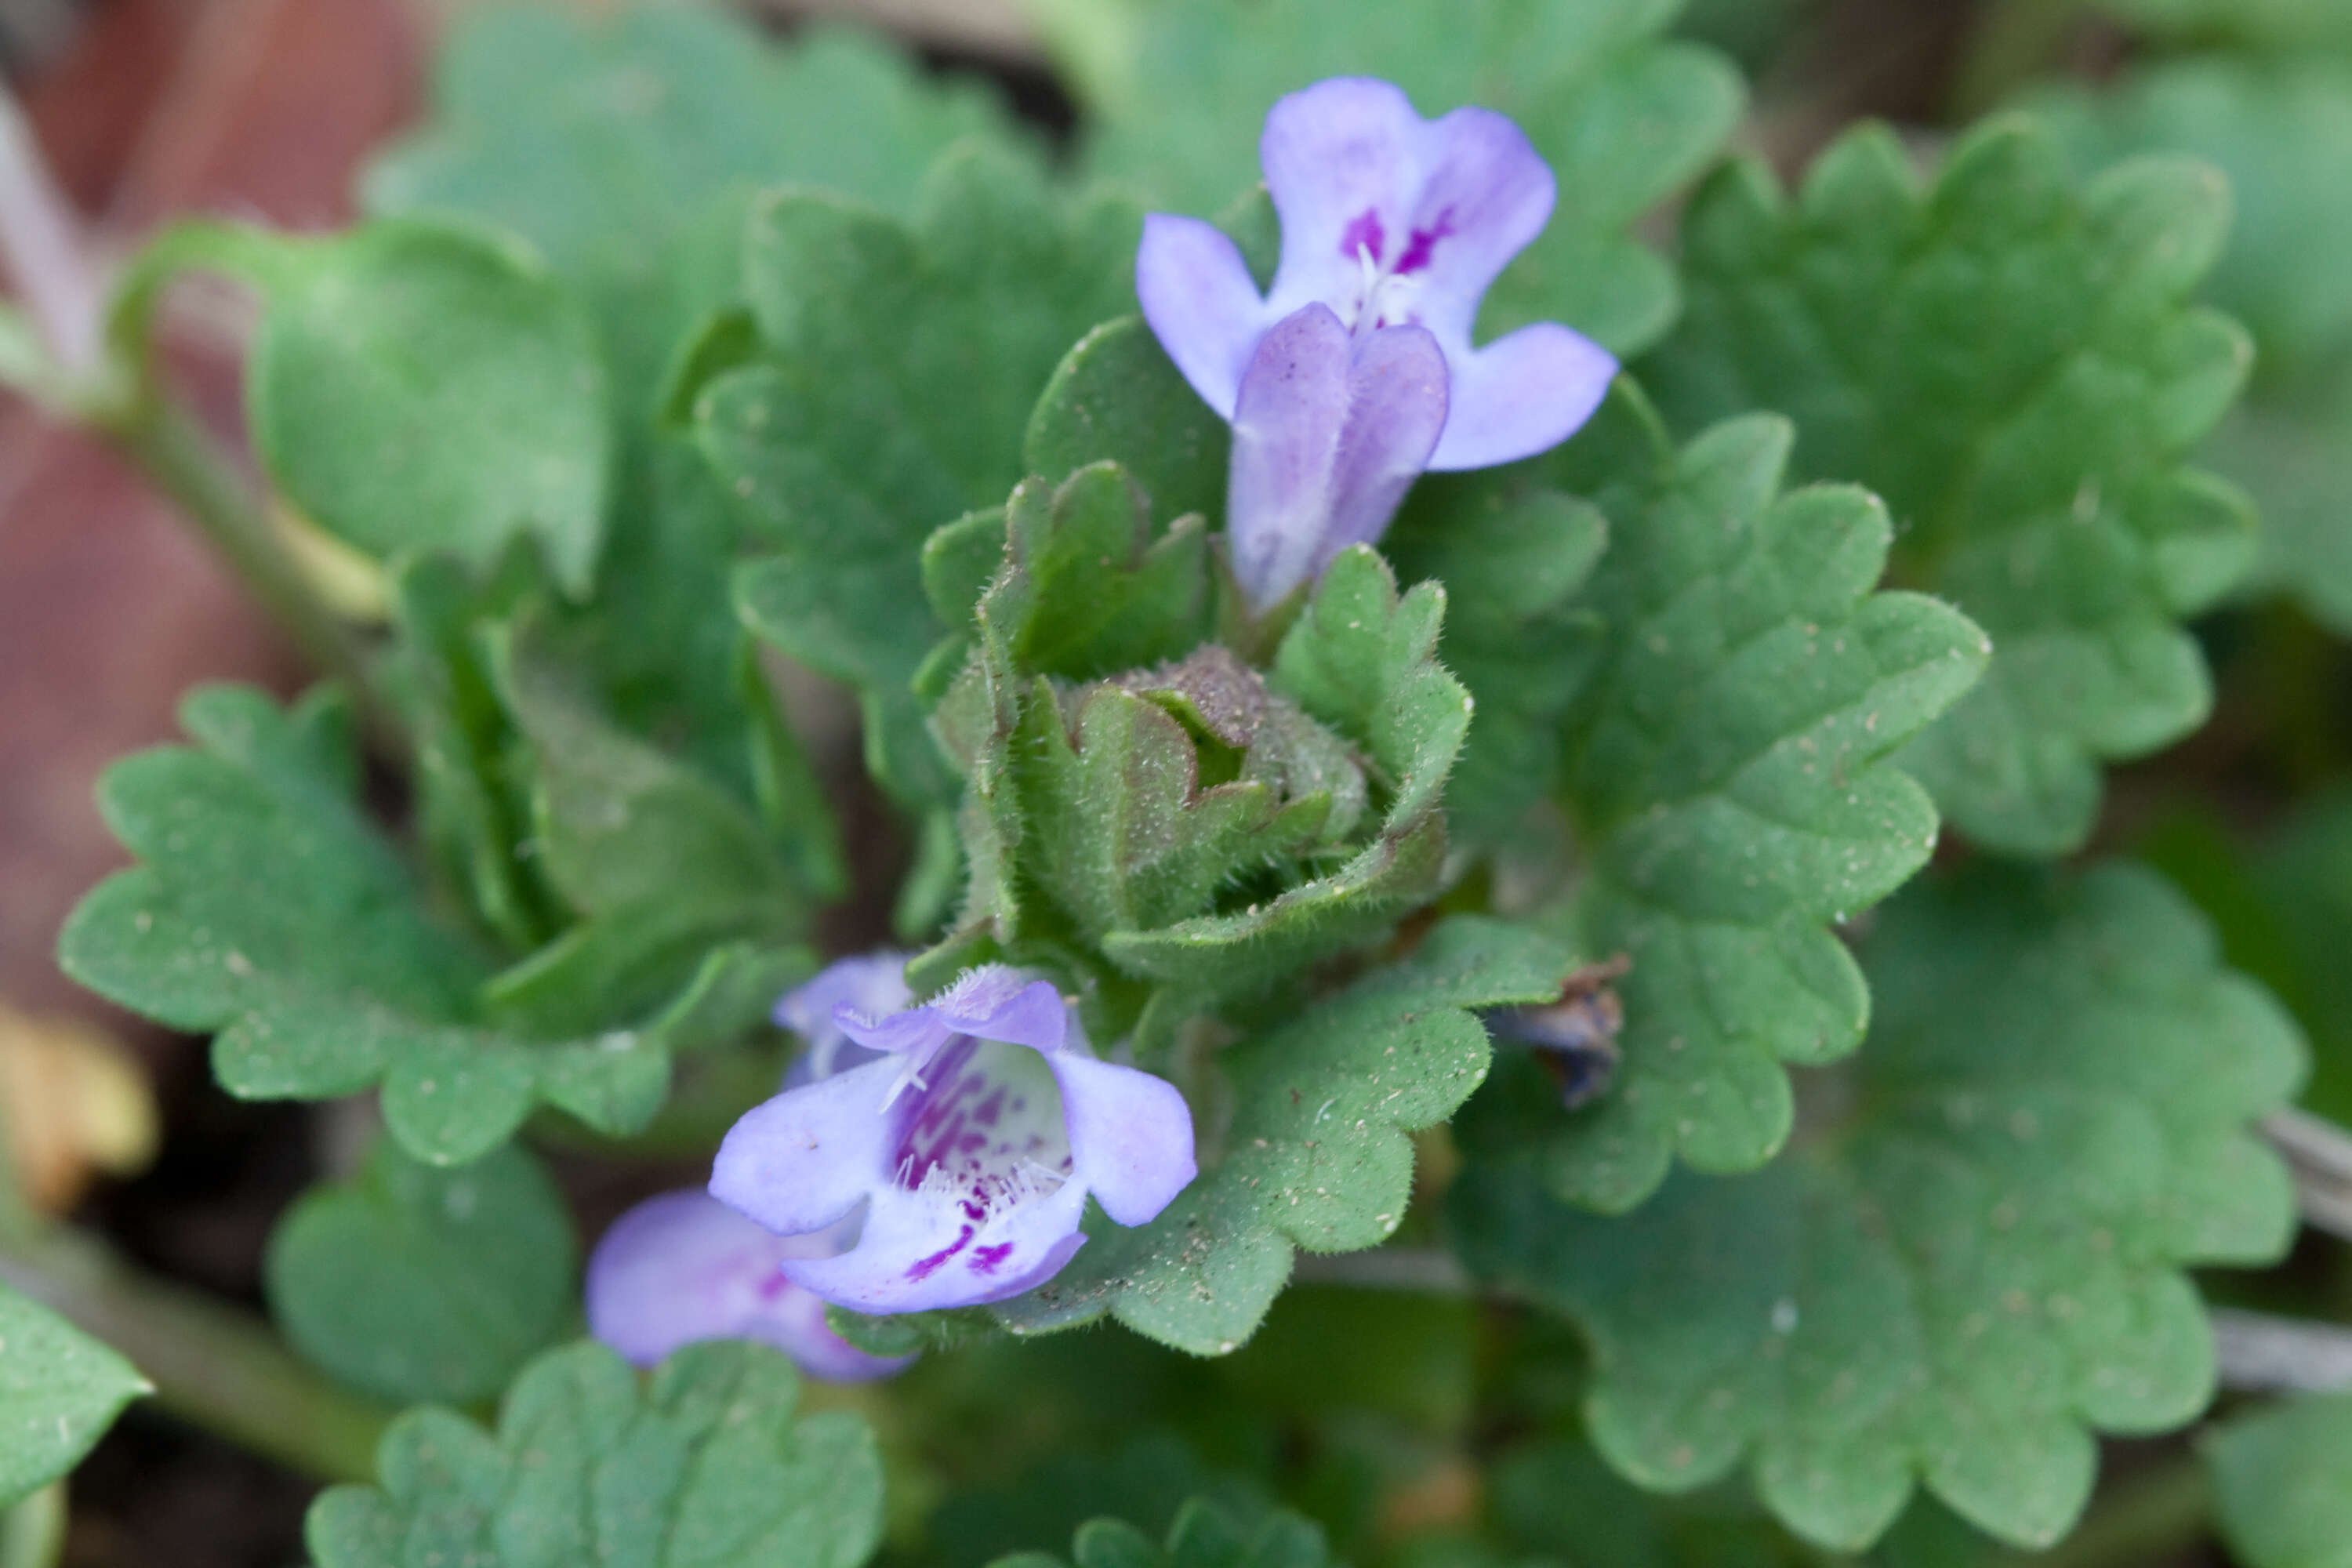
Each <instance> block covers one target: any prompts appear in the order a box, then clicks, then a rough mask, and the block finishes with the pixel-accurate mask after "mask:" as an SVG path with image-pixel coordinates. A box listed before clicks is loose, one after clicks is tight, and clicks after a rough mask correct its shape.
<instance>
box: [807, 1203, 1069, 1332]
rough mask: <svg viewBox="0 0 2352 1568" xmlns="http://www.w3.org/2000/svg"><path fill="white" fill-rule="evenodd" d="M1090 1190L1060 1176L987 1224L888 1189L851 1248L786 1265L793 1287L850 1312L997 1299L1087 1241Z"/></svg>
mask: <svg viewBox="0 0 2352 1568" xmlns="http://www.w3.org/2000/svg"><path fill="white" fill-rule="evenodd" d="M1086 1204H1087V1190H1086V1188H1085V1187H1084V1186H1082V1185H1080V1184H1077V1183H1076V1182H1070V1183H1066V1184H1064V1185H1063V1186H1062V1187H1061V1189H1060V1190H1059V1191H1057V1192H1055V1194H1052V1195H1051V1196H1050V1197H1045V1198H1042V1199H1039V1200H1036V1201H1034V1202H1031V1203H1027V1204H1023V1205H1019V1206H1017V1207H1015V1208H1014V1209H1013V1210H1011V1211H1010V1212H1009V1213H1007V1214H1006V1215H1004V1216H1003V1218H1001V1219H999V1220H998V1221H997V1222H996V1223H994V1224H992V1225H990V1226H985V1227H982V1226H972V1225H971V1224H970V1223H969V1222H968V1221H965V1220H963V1219H962V1218H961V1216H960V1215H958V1213H957V1211H956V1210H955V1208H954V1205H952V1204H947V1205H942V1204H941V1203H940V1202H939V1201H937V1200H934V1199H932V1198H930V1197H929V1196H927V1195H926V1194H922V1193H910V1192H905V1191H902V1190H899V1189H898V1188H887V1189H885V1190H883V1191H880V1192H877V1193H876V1194H874V1206H873V1207H872V1208H871V1209H870V1210H869V1211H867V1214H866V1228H865V1230H864V1231H863V1232H862V1233H861V1234H860V1235H859V1237H858V1238H857V1245H856V1247H852V1248H851V1249H850V1250H849V1251H847V1252H845V1253H843V1254H841V1255H840V1256H839V1257H837V1258H793V1259H790V1260H788V1261H786V1262H785V1263H784V1264H782V1270H783V1273H784V1274H785V1276H786V1277H787V1278H788V1279H791V1280H792V1281H793V1283H794V1284H797V1285H799V1286H801V1287H803V1289H808V1290H810V1291H813V1292H814V1293H815V1294H816V1295H818V1296H821V1297H823V1298H824V1300H828V1301H831V1302H834V1303H835V1305H837V1306H843V1307H847V1308H848V1309H849V1310H852V1311H855V1312H874V1313H887V1312H928V1311H934V1310H940V1309H942V1308H949V1307H976V1306H980V1305H982V1304H983V1303H985V1302H989V1301H1001V1300H1004V1299H1005V1298H1007V1297H1009V1296H1017V1295H1019V1294H1021V1292H1023V1291H1024V1290H1027V1289H1031V1288H1033V1287H1034V1285H1036V1284H1037V1283H1039V1282H1040V1281H1042V1280H1043V1279H1048V1278H1050V1277H1051V1276H1052V1274H1053V1272H1055V1271H1056V1270H1058V1269H1059V1268H1061V1266H1062V1265H1063V1264H1064V1263H1066V1262H1067V1261H1069V1258H1070V1256H1071V1255H1072V1254H1073V1253H1075V1252H1076V1250H1077V1246H1078V1244H1083V1242H1084V1241H1085V1239H1086V1238H1085V1237H1084V1236H1083V1235H1082V1234H1080V1232H1079V1230H1078V1221H1079V1220H1080V1219H1081V1218H1083V1217H1084V1216H1085V1214H1086Z"/></svg>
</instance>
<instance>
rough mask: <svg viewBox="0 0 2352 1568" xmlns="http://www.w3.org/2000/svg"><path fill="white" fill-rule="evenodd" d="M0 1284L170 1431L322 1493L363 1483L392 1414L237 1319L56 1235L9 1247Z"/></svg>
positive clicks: (86, 1241)
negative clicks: (150, 1407) (101, 1364)
mask: <svg viewBox="0 0 2352 1568" xmlns="http://www.w3.org/2000/svg"><path fill="white" fill-rule="evenodd" d="M0 1281H5V1282H6V1283H7V1284H9V1285H12V1286H14V1287H15V1288H16V1289H18V1290H21V1291H23V1292H24V1293H25V1294H26V1295H27V1296H29V1297H31V1298H32V1299H33V1300H37V1301H39V1302H41V1303H42V1304H44V1305H45V1306H47V1307H48V1308H50V1309H51V1310H54V1311H56V1312H58V1313H59V1314H60V1315H62V1316H63V1317H65V1318H67V1319H68V1320H69V1321H72V1322H73V1323H74V1324H76V1325H77V1326H78V1327H79V1328H80V1329H82V1330H83V1331H85V1332H87V1333H89V1334H92V1335H94V1336H96V1337H97V1338H99V1339H101V1340H104V1341H105V1342H107V1343H108V1344H110V1345H112V1346H113V1347H114V1348H115V1349H116V1350H118V1351H120V1352H122V1353H123V1354H124V1355H125V1356H127V1357H129V1358H130V1360H131V1363H132V1364H133V1365H135V1366H136V1367H138V1368H139V1370H140V1371H141V1372H142V1373H144V1374H145V1375H146V1377H147V1379H148V1381H150V1382H151V1383H152V1384H154V1385H155V1402H156V1403H157V1404H158V1405H161V1406H162V1407H163V1409H165V1410H167V1411H169V1412H171V1413H172V1414H173V1415H177V1416H179V1417H180V1418H181V1419H183V1420H184V1421H187V1422H189V1423H191V1424H193V1425H194V1426H202V1427H204V1428H205V1429H206V1430H207V1431H211V1432H215V1433H217V1434H219V1435H220V1436H224V1437H226V1438H228V1439H229V1440H230V1441H231V1442H234V1443H236V1444H238V1445H240V1446H241V1447H247V1448H250V1449H252V1450H253V1451H254V1452H255V1453H257V1454H260V1455H263V1456H265V1457H267V1458H271V1459H274V1460H276V1461H277V1462H278V1463H279V1464H281V1465H284V1466H286V1467H287V1468H289V1469H292V1470H296V1471H299V1472H300V1473H302V1474H304V1475H309V1476H313V1477H316V1478H317V1479H320V1480H322V1481H352V1480H366V1479H371V1478H373V1476H374V1474H375V1445H376V1439H377V1437H378V1436H381V1435H382V1433H383V1427H384V1424H385V1423H386V1422H387V1421H389V1420H390V1419H391V1418H392V1415H393V1412H392V1411H391V1410H389V1409H387V1408H385V1407H383V1406H382V1405H377V1404H376V1403H375V1402H373V1400H369V1399H364V1398H362V1397H361V1396H360V1395H358V1394H352V1393H350V1392H348V1391H347V1390H345V1389H342V1388H341V1387H338V1386H337V1385H336V1384H332V1383H331V1382H329V1381H328V1380H327V1379H326V1378H324V1377H322V1376H320V1374H319V1373H315V1372H313V1371H311V1370H310V1368H309V1367H307V1366H305V1365H304V1364H302V1363H300V1362H299V1361H297V1360H296V1359H295V1358H294V1355H293V1353H292V1352H290V1351H289V1350H288V1349H287V1348H286V1346H285V1345H284V1343H283V1342H280V1341H279V1340H278V1336H277V1335H275V1334H273V1333H272V1332H270V1331H269V1330H268V1328H267V1327H266V1326H265V1325H263V1324H262V1323H261V1322H259V1321H257V1320H255V1319H254V1318H252V1317H251V1316H249V1315H248V1314H247V1313H245V1312H243V1311H240V1310H236V1308H233V1307H230V1306H227V1305H225V1304H223V1303H222V1302H219V1301H216V1300H212V1299H211V1298H209V1297H206V1296H204V1295H201V1294H199V1293H198V1292H196V1291H194V1290H190V1289H185V1288H184V1287H182V1286H178V1285H174V1284H172V1283H170V1282H169V1281H167V1280H162V1279H152V1278H149V1277H147V1276H144V1275H142V1274H141V1273H139V1272H138V1271H137V1270H136V1269H133V1268H131V1267H130V1266H129V1265H128V1264H126V1263H124V1262H123V1261H122V1260H121V1259H120V1258H116V1257H114V1256H113V1255H112V1254H111V1253H110V1252H109V1251H108V1250H107V1249H106V1248H105V1247H103V1246H101V1245H100V1243H98V1242H97V1241H96V1240H94V1239H92V1238H90V1237H86V1236H79V1235H76V1234H74V1233H71V1232H66V1231H59V1232H54V1233H52V1234H51V1235H49V1236H47V1237H44V1238H42V1239H40V1240H37V1241H26V1240H22V1239H14V1238H12V1239H10V1240H9V1241H8V1242H7V1243H6V1244H5V1250H0Z"/></svg>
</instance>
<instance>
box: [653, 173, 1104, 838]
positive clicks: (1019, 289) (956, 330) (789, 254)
mask: <svg viewBox="0 0 2352 1568" xmlns="http://www.w3.org/2000/svg"><path fill="white" fill-rule="evenodd" d="M1138 223H1139V217H1138V216H1137V214H1136V212H1135V210H1134V209H1133V208H1132V207H1131V206H1129V205H1126V204H1125V203H1124V202H1122V201H1118V200H1115V199H1109V198H1104V199H1100V200H1096V201H1090V202H1086V203H1070V202H1067V201H1065V200H1064V199H1063V198H1061V197H1059V196H1057V195H1055V192H1054V191H1053V190H1052V189H1051V188H1049V187H1048V186H1047V185H1046V184H1045V181H1044V179H1043V177H1042V176H1041V175H1040V174H1037V173H1036V172H1035V171H1034V170H1033V169H1031V168H1029V167H1028V166H1026V165H1024V164H1023V163H1018V162H1015V161H1013V160H1011V159H1006V158H1003V157H994V156H988V155H983V154H982V153H977V152H973V151H969V150H967V151H965V152H962V153H955V154H951V155H950V156H949V157H948V158H946V159H945V160H943V161H942V162H941V163H940V166H939V167H938V168H937V169H935V170H934V171H933V172H932V174H931V175H930V177H929V180H928V181H927V182H926V184H925V186H924V195H923V197H922V199H921V201H920V203H919V206H918V209H917V212H916V216H915V218H914V221H913V224H912V226H903V225H901V224H899V223H897V222H895V221H893V220H891V219H889V218H887V217H886V216H883V215H881V214H879V213H877V212H870V211H867V210H865V209H862V208H859V207H857V206H855V205H851V204H849V203H846V202H844V201H841V200H839V199H837V198H834V197H830V196H825V195H816V194H812V193H790V194H776V195H769V196H766V197H763V198H761V202H760V203H759V204H758V205H757V206H756V207H755V209H754V213H753V216H752V221H751V232H750V235H749V237H748V240H747V247H746V256H745V264H744V288H745V292H746V294H747V296H748V298H749V300H750V304H751V310H752V313H753V317H754V319H755V321H756V322H757V325H758V328H759V337H760V345H761V346H760V352H759V353H758V356H757V357H756V358H755V359H754V360H753V361H752V362H751V363H748V364H744V365H741V366H740V367H738V368H734V369H730V370H728V371H726V372H725V373H723V374H719V375H718V376H717V378H716V379H715V380H713V381H711V382H709V384H706V385H704V386H701V387H700V388H698V389H695V390H694V392H693V394H692V396H691V403H692V406H693V409H694V417H695V425H696V431H697V435H698V439H699V440H700V442H701V445H702V448H703V450H704V452H705V454H706V455H707V456H708V457H709V460H710V462H711V464H712V466H713V468H714V469H715V470H716V471H717V473H718V474H719V476H720V477H721V479H724V480H725V481H726V482H727V484H728V485H730V487H731V488H732V489H733V491H734V493H735V496H736V497H737V499H738V500H739V502H740V505H741V506H742V507H743V508H745V509H746V510H747V511H748V512H749V513H750V515H751V517H753V518H754V519H755V520H756V522H757V526H758V527H759V528H760V529H761V538H762V542H763V543H764V544H766V545H767V546H768V547H769V548H770V549H772V551H773V554H772V555H771V556H770V557H769V558H767V559H765V560H763V561H761V562H758V563H754V564H752V565H751V566H749V567H747V568H745V569H744V571H743V572H742V574H740V577H739V579H738V583H737V603H738V605H739V607H740V610H741V612H742V614H743V616H744V617H745V619H746V620H747V621H748V622H749V623H750V625H751V627H752V629H753V630H754V631H755V632H757V633H758V634H759V635H760V636H761V637H763V638H766V639H767V640H768V641H770V642H772V643H773V644H774V645H775V646H777V647H780V648H782V649H783V650H784V651H785V652H786V653H789V654H791V655H792V656H793V658H798V659H800V660H801V661H802V662H803V663H805V664H807V665H809V666H810V667H811V668H815V669H818V670H821V671H823V672H824V673H825V674H828V675H832V676H835V677H836V678H838V679H844V680H847V681H849V682H851V683H853V684H854V685H856V687H857V689H858V691H859V696H860V700H861V702H862V704H863V706H864V708H865V711H866V756H867V761H868V764H869V766H870V767H871V768H872V770H873V772H874V773H875V776H876V777H877V779H879V780H881V781H882V782H883V784H885V785H886V786H887V787H888V788H889V789H890V790H891V791H892V792H893V793H894V794H895V795H898V797H899V798H900V799H901V800H902V801H905V802H907V803H908V804H910V805H935V806H936V805H945V804H947V803H948V802H950V801H952V800H953V798H954V795H955V781H954V778H953V775H952V774H951V773H950V772H949V770H948V769H947V767H946V766H945V765H944V763H942V761H941V759H940V757H939V756H938V754H937V752H935V751H934V750H933V748H932V746H931V742H930V740H929V736H928V735H926V734H925V733H924V731H923V707H922V705H921V704H919V702H918V701H917V700H916V698H915V696H914V694H913V683H914V679H915V675H916V672H917V669H918V668H919V666H920V664H921V662H922V660H923V658H924V656H925V653H926V651H927V650H928V649H929V648H930V647H931V646H932V645H933V644H934V643H936V642H937V641H938V640H939V638H940V633H941V632H942V630H945V629H950V628H943V627H942V626H940V624H939V623H938V621H937V620H936V619H935V618H934V617H933V616H932V614H931V611H930V608H929V603H928V601H927V600H926V597H925V595H924V592H923V583H922V576H921V567H920V560H921V553H922V549H923V544H924V542H925V541H926V540H927V539H928V538H929V535H930V534H931V532H932V531H933V530H934V529H936V528H937V527H938V526H939V525H940V523H941V522H942V521H946V520H948V519H951V518H956V517H960V516H961V515H963V514H964V513H966V512H970V511H973V510H979V509H982V508H986V507H991V506H994V505H996V504H997V503H998V502H999V501H1001V500H1003V497H1004V496H1005V494H1006V493H1007V492H1008V491H1010V490H1011V489H1013V484H1014V482H1015V481H1017V480H1018V479H1021V477H1022V460H1023V453H1022V447H1023V441H1024V434H1025V431H1026V427H1027V424H1028V420H1029V416H1030V414H1031V411H1032V409H1033V408H1034V405H1035V404H1036V402H1037V398H1038V395H1039V394H1040V393H1042V392H1043V391H1044V390H1045V386H1046V384H1047V383H1048V381H1050V380H1051V379H1052V377H1053V374H1054V372H1055V367H1056V366H1057V365H1058V364H1059V363H1061V361H1062V359H1063V356H1064V355H1065V354H1066V353H1067V352H1068V350H1069V348H1070V346H1071V344H1072V343H1074V342H1076V341H1077V340H1078V339H1079V338H1080V337H1081V336H1083V335H1084V334H1085V333H1086V331H1087V329H1088V328H1090V327H1092V326H1094V325H1095V324H1097V322H1099V321H1104V320H1105V319H1107V318H1108V317H1111V316H1115V315H1118V314H1119V313H1121V312H1122V311H1124V310H1128V309H1129V308H1130V307H1131V305H1132V303H1133V295H1134V282H1133V279H1132V277H1131V273H1132V269H1133V262H1134V252H1135V236H1136V229H1137V225H1138ZM910 322H913V323H920V326H921V330H919V331H910V330H909V323H910Z"/></svg>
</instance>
